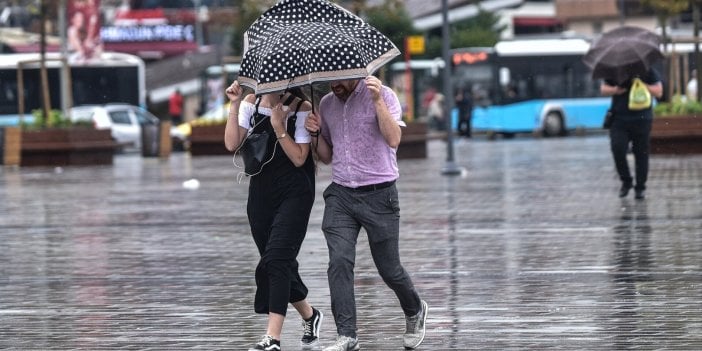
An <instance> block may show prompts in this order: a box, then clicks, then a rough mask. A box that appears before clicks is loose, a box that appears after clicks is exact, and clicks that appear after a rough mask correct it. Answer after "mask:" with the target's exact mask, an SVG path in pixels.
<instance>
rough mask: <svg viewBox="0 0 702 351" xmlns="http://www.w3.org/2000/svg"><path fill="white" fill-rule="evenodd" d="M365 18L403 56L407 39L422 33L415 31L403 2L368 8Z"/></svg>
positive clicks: (394, 0) (392, 1)
mask: <svg viewBox="0 0 702 351" xmlns="http://www.w3.org/2000/svg"><path fill="white" fill-rule="evenodd" d="M365 17H366V21H367V22H368V24H370V25H371V26H373V27H375V28H376V29H378V30H379V31H380V32H381V33H383V34H385V36H387V37H388V38H389V39H390V40H391V41H392V42H393V43H394V44H395V46H397V48H398V49H400V51H401V52H402V53H403V54H404V50H405V46H404V42H405V37H407V36H409V35H416V34H419V33H420V32H419V31H417V30H416V29H414V25H413V24H412V19H411V18H410V16H409V14H408V13H407V10H406V9H405V5H404V2H403V1H399V0H389V1H386V2H385V3H383V5H380V6H374V7H371V8H368V9H367V10H366V13H365Z"/></svg>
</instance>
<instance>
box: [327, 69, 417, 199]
mask: <svg viewBox="0 0 702 351" xmlns="http://www.w3.org/2000/svg"><path fill="white" fill-rule="evenodd" d="M381 96H382V98H383V100H384V101H385V104H386V105H387V107H388V111H389V112H390V114H391V115H392V116H393V117H394V118H395V120H396V121H397V124H399V125H400V126H403V127H404V126H405V123H404V122H403V121H402V107H401V106H400V101H399V100H398V99H397V96H396V95H395V93H394V92H393V91H392V90H391V89H390V88H388V87H386V86H383V88H382V90H381ZM319 110H320V113H321V115H322V137H323V138H324V139H325V140H326V141H327V143H328V144H329V145H330V146H332V148H333V149H332V151H333V154H332V181H333V182H334V183H337V184H339V185H343V186H346V187H350V188H356V187H359V186H363V185H369V184H377V183H383V182H388V181H392V180H395V179H397V178H398V177H399V176H400V173H399V170H398V168H397V154H396V152H397V150H396V149H394V148H391V147H390V146H388V144H387V143H386V142H385V139H384V138H383V135H382V134H381V133H380V127H379V126H378V120H377V117H376V112H375V106H374V105H373V99H372V98H371V92H370V91H369V90H368V88H367V86H366V82H365V80H360V81H359V82H358V85H357V86H356V89H355V90H354V91H353V92H352V93H351V95H350V96H349V98H348V99H347V100H346V102H344V101H343V100H341V99H339V98H337V97H336V96H335V95H334V94H333V93H329V94H327V95H326V96H324V97H323V98H322V100H321V101H320V103H319Z"/></svg>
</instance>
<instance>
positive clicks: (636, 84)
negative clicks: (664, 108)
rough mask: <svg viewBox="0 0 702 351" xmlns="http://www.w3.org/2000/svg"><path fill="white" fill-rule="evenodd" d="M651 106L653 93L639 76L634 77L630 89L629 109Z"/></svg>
mask: <svg viewBox="0 0 702 351" xmlns="http://www.w3.org/2000/svg"><path fill="white" fill-rule="evenodd" d="M649 107H651V93H650V92H649V91H648V88H647V87H646V83H644V82H643V81H642V80H641V79H639V78H634V81H633V82H632V83H631V89H630V90H629V109H630V110H634V111H638V110H645V109H647V108H649Z"/></svg>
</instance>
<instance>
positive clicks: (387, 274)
mask: <svg viewBox="0 0 702 351" xmlns="http://www.w3.org/2000/svg"><path fill="white" fill-rule="evenodd" d="M330 86H331V93H329V94H327V95H326V96H324V97H323V98H322V99H321V101H320V106H319V114H315V113H311V114H310V115H309V118H307V121H306V122H305V128H307V130H308V131H310V132H311V134H312V136H313V137H312V139H313V141H312V145H313V149H314V150H315V151H316V153H317V156H318V157H319V160H320V161H322V162H323V163H325V164H329V163H331V165H332V183H331V184H330V185H329V186H328V187H327V188H326V190H325V191H324V201H325V208H324V218H323V221H322V231H323V232H324V236H325V238H326V240H327V247H328V249H329V267H328V270H327V277H328V280H329V289H330V294H331V307H332V313H333V315H334V321H335V323H336V329H337V333H338V337H337V340H336V343H335V344H334V345H332V346H329V347H327V348H325V349H324V350H325V351H348V350H359V349H360V346H359V341H358V336H357V328H356V301H355V295H354V274H353V269H354V264H355V258H356V242H357V239H358V234H359V232H360V229H361V228H364V229H365V231H366V233H367V235H368V242H369V245H370V251H371V254H372V256H373V261H374V263H375V266H376V268H377V269H378V273H379V274H380V276H381V277H382V279H383V281H384V282H385V284H387V286H388V287H390V289H392V290H393V292H394V293H395V295H396V296H397V298H398V300H399V302H400V306H401V308H402V311H403V313H404V316H405V320H406V330H405V333H404V335H403V345H404V347H405V348H408V349H413V348H416V347H417V346H419V345H420V344H421V342H422V341H423V340H424V335H425V330H426V329H425V322H426V319H427V312H428V306H427V303H426V302H425V301H423V300H421V299H420V297H419V295H418V294H417V291H416V290H415V287H414V285H413V283H412V280H411V278H410V276H409V274H408V273H407V272H406V271H405V269H404V268H403V267H402V265H401V263H400V253H399V235H400V222H399V219H400V207H399V201H398V193H397V188H396V186H395V180H396V179H397V178H398V177H399V171H398V168H397V157H396V151H397V147H398V145H399V144H400V138H401V135H402V131H401V128H400V127H401V126H404V122H402V119H401V117H402V111H401V108H400V103H399V100H398V98H397V96H396V95H395V93H394V92H393V91H392V90H391V89H390V88H389V87H387V86H384V85H382V83H381V82H380V80H379V79H378V78H376V77H373V76H368V77H367V78H365V79H349V80H339V81H332V82H331V84H330Z"/></svg>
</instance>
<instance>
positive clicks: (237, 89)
mask: <svg viewBox="0 0 702 351" xmlns="http://www.w3.org/2000/svg"><path fill="white" fill-rule="evenodd" d="M224 92H225V93H226V94H227V97H228V98H229V101H230V105H229V114H228V116H227V125H226V127H225V129H224V146H225V147H226V148H227V150H229V151H235V150H236V148H237V147H238V146H239V145H241V142H242V141H243V140H244V138H245V137H246V129H244V128H242V127H241V126H239V108H240V106H241V100H242V94H243V89H242V88H241V86H239V82H237V81H234V83H232V85H230V86H229V87H228V88H227V89H226V90H225V91H224ZM254 98H255V97H254V96H253V95H248V96H247V97H246V99H247V101H248V100H251V99H254ZM249 102H250V101H249ZM244 118H246V116H244Z"/></svg>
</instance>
